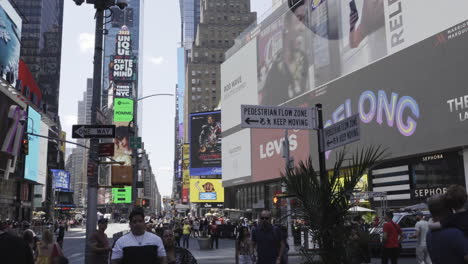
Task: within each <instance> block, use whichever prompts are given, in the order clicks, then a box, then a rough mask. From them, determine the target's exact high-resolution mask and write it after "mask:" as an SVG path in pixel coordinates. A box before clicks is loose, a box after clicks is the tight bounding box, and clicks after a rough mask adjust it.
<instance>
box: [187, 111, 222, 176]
mask: <svg viewBox="0 0 468 264" xmlns="http://www.w3.org/2000/svg"><path fill="white" fill-rule="evenodd" d="M207 175H221V112H220V111H216V112H203V113H194V114H191V115H190V176H192V177H193V176H207Z"/></svg>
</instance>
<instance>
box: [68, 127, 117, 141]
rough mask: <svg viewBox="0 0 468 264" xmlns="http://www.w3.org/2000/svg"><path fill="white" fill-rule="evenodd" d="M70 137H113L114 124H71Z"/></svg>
mask: <svg viewBox="0 0 468 264" xmlns="http://www.w3.org/2000/svg"><path fill="white" fill-rule="evenodd" d="M72 131H73V134H72V138H114V137H115V125H73V130H72Z"/></svg>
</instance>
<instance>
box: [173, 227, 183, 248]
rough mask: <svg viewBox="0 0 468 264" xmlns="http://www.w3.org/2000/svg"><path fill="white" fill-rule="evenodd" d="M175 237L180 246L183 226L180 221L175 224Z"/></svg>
mask: <svg viewBox="0 0 468 264" xmlns="http://www.w3.org/2000/svg"><path fill="white" fill-rule="evenodd" d="M174 238H175V242H176V244H177V246H178V247H180V239H181V238H182V227H181V226H180V223H178V222H177V223H176V224H175V226H174Z"/></svg>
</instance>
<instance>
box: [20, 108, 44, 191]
mask: <svg viewBox="0 0 468 264" xmlns="http://www.w3.org/2000/svg"><path fill="white" fill-rule="evenodd" d="M41 123H42V121H41V114H39V113H38V112H37V111H36V110H34V108H32V107H28V123H27V124H28V130H27V131H28V133H33V134H37V135H40V134H41V132H42V130H41ZM28 139H29V143H28V144H29V154H28V155H27V156H26V160H25V163H26V165H25V167H24V178H25V179H28V180H31V181H35V182H37V181H38V175H39V166H40V164H39V162H40V155H39V154H40V150H41V143H40V138H39V137H37V136H31V135H28ZM46 157H47V156H46Z"/></svg>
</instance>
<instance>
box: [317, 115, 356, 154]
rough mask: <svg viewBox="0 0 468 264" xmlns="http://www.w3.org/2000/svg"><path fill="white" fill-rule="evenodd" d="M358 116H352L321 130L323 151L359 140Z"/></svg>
mask: <svg viewBox="0 0 468 264" xmlns="http://www.w3.org/2000/svg"><path fill="white" fill-rule="evenodd" d="M359 124H360V120H359V115H354V116H351V117H349V118H346V119H345V120H343V121H340V122H338V123H336V124H334V125H332V126H329V127H327V128H325V129H324V130H323V135H324V141H325V142H324V145H325V151H329V150H332V149H335V148H337V147H341V146H343V145H346V144H349V143H351V142H354V141H358V140H360V139H361V131H360V127H359Z"/></svg>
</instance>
